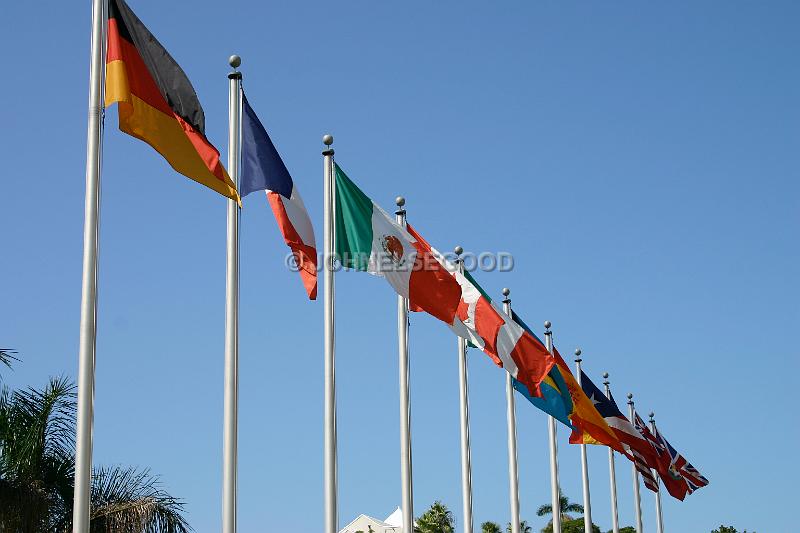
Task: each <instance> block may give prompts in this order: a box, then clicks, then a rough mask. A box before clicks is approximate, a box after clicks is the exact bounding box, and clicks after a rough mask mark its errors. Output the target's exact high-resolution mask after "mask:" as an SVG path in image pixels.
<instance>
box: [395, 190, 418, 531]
mask: <svg viewBox="0 0 800 533" xmlns="http://www.w3.org/2000/svg"><path fill="white" fill-rule="evenodd" d="M395 203H396V204H397V211H395V215H397V223H398V224H399V225H401V226H403V227H406V210H405V209H404V208H403V206H404V205H405V203H406V200H405V198H403V197H402V196H398V197H397V199H396V200H395ZM397 340H398V356H399V377H400V485H401V489H400V490H401V494H400V504H401V505H402V512H403V531H414V490H413V477H412V475H413V474H412V466H411V405H410V401H409V386H408V381H409V362H408V300H406V299H405V298H403V297H402V296H400V295H398V296H397Z"/></svg>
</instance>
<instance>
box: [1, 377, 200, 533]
mask: <svg viewBox="0 0 800 533" xmlns="http://www.w3.org/2000/svg"><path fill="white" fill-rule="evenodd" d="M75 410H76V394H75V386H74V385H73V384H72V383H71V382H69V381H68V380H67V379H65V378H58V379H51V380H50V382H49V383H48V385H47V386H46V387H45V388H44V389H41V390H37V389H33V388H29V389H26V390H18V391H14V392H10V391H8V390H7V389H5V390H3V391H2V392H0V531H3V532H7V531H8V532H15V533H16V532H19V533H23V532H24V533H27V532H38V531H48V532H62V531H69V530H71V529H72V496H73V484H74V476H75V425H74V424H75ZM182 507H183V506H182V504H181V503H180V502H179V501H178V500H176V499H175V498H173V497H172V496H170V495H169V494H167V493H166V492H165V491H163V490H162V489H161V488H159V487H158V480H157V479H156V478H154V477H153V476H150V475H149V473H148V472H147V471H146V470H137V469H133V468H123V467H113V468H101V469H97V470H95V471H94V472H93V474H92V487H91V526H90V528H91V532H92V533H105V532H108V531H126V532H130V533H186V532H187V531H189V525H188V524H187V523H186V520H185V519H184V518H183V516H182V511H183V508H182Z"/></svg>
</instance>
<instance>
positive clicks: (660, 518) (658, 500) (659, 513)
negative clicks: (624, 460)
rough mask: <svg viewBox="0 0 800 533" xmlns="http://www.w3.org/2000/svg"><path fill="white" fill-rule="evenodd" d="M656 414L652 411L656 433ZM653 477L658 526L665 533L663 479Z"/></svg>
mask: <svg viewBox="0 0 800 533" xmlns="http://www.w3.org/2000/svg"><path fill="white" fill-rule="evenodd" d="M655 417H656V414H655V413H653V412H650V429H651V430H652V431H653V434H654V435H655V433H656V418H655ZM653 477H654V478H655V479H656V487H658V490H657V491H656V526H657V531H658V533H664V514H663V512H662V510H661V480H660V479H659V478H658V475H657V474H655V473H654V474H653Z"/></svg>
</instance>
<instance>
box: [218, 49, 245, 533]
mask: <svg viewBox="0 0 800 533" xmlns="http://www.w3.org/2000/svg"><path fill="white" fill-rule="evenodd" d="M228 64H229V65H230V66H231V67H233V72H231V73H230V74H228V173H229V175H230V177H231V180H232V181H233V183H234V184H235V185H236V189H237V190H238V189H239V160H240V147H239V141H240V139H241V120H240V119H241V113H242V93H241V81H242V73H241V72H239V71H237V70H236V69H237V68H238V67H239V65H241V64H242V59H241V58H240V57H239V56H237V55H232V56H231V57H230V59H229V60H228ZM227 215H228V217H227V218H228V224H227V226H228V242H227V253H226V258H227V259H226V265H227V268H226V273H225V393H224V394H225V399H224V409H225V411H224V419H225V420H224V421H223V426H224V429H223V437H222V531H223V533H236V509H237V496H238V495H237V489H238V486H237V485H238V470H239V465H238V463H239V442H238V439H239V205H238V204H237V203H236V200H228V214H227Z"/></svg>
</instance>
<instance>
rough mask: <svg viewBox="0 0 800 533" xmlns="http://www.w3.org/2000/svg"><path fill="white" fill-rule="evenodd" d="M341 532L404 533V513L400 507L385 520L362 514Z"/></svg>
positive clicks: (340, 532)
mask: <svg viewBox="0 0 800 533" xmlns="http://www.w3.org/2000/svg"><path fill="white" fill-rule="evenodd" d="M339 533H403V513H402V512H401V511H400V508H399V507H398V508H397V509H396V510H395V511H394V512H393V513H392V514H390V515H389V516H387V517H386V518H385V519H383V520H378V519H377V518H372V517H371V516H367V515H365V514H362V515H359V516H358V518H356V519H355V520H353V521H352V522H350V523H349V524H347V525H346V526H344V529H342V530H341V531H339Z"/></svg>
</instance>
